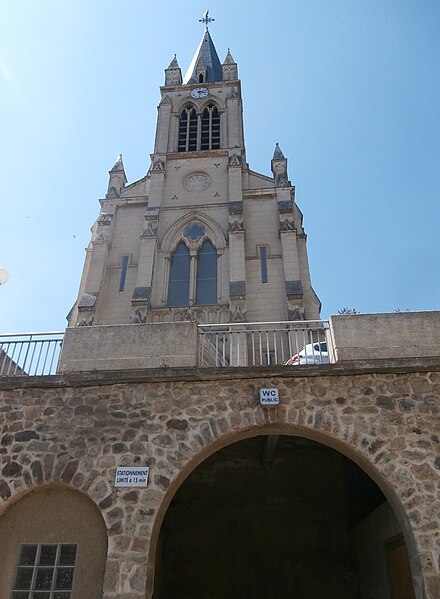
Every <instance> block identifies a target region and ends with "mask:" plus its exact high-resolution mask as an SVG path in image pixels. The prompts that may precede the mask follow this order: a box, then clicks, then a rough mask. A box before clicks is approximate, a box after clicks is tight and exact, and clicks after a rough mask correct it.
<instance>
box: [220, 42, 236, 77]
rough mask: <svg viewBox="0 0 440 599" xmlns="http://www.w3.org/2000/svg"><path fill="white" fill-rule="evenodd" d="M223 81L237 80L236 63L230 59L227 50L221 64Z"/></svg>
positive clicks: (229, 53) (230, 56)
mask: <svg viewBox="0 0 440 599" xmlns="http://www.w3.org/2000/svg"><path fill="white" fill-rule="evenodd" d="M222 75H223V81H236V80H237V79H238V68H237V63H236V62H235V60H234V59H233V58H232V54H231V51H230V50H229V48H228V53H227V54H226V58H225V60H224V62H223V64H222Z"/></svg>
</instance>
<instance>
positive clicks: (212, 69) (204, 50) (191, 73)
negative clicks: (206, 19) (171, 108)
mask: <svg viewBox="0 0 440 599" xmlns="http://www.w3.org/2000/svg"><path fill="white" fill-rule="evenodd" d="M202 71H203V72H202ZM215 81H222V65H221V64H220V59H219V57H218V55H217V51H216V49H215V46H214V42H213V41H212V38H211V35H210V33H209V31H208V28H206V29H205V31H204V32H203V36H202V39H201V41H200V44H199V45H198V47H197V50H196V52H195V54H194V56H193V59H192V61H191V64H190V65H189V68H188V71H187V73H186V75H185V77H184V78H183V83H184V84H188V83H190V84H191V83H213V82H215Z"/></svg>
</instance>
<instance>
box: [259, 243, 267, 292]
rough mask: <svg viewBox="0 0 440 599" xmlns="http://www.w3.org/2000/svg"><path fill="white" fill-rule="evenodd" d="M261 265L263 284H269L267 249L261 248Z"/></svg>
mask: <svg viewBox="0 0 440 599" xmlns="http://www.w3.org/2000/svg"><path fill="white" fill-rule="evenodd" d="M260 265H261V282H262V283H267V282H268V276H267V247H265V246H264V245H262V246H260Z"/></svg>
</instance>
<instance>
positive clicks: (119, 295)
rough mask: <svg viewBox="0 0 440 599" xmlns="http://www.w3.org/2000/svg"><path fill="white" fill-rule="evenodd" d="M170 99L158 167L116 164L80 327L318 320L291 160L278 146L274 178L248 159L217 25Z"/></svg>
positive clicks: (165, 103) (232, 73) (166, 98)
mask: <svg viewBox="0 0 440 599" xmlns="http://www.w3.org/2000/svg"><path fill="white" fill-rule="evenodd" d="M160 93H161V100H160V104H159V106H158V119H157V130H156V139H155V144H154V153H153V154H152V155H151V166H150V169H149V171H148V173H147V175H146V176H145V177H144V178H143V179H141V180H140V181H136V182H135V183H132V184H130V185H128V184H127V178H126V175H125V171H124V166H123V162H122V157H121V156H120V157H119V159H118V160H117V161H116V163H115V165H114V166H113V168H112V169H111V171H110V179H109V186H108V192H107V195H106V197H105V199H103V200H101V212H100V214H99V217H98V219H97V221H96V223H95V225H94V227H93V229H92V240H91V242H90V244H89V247H88V250H87V257H86V264H85V268H84V275H83V280H82V282H81V288H80V293H79V297H78V301H77V302H76V304H75V306H74V308H73V310H72V312H71V314H70V316H69V326H77V325H88V324H94V325H98V324H127V323H129V322H131V323H145V322H149V323H155V322H170V321H171V322H173V321H179V320H185V319H195V320H197V322H200V323H203V322H206V323H220V322H223V323H224V322H244V321H248V322H250V321H259V322H261V321H284V320H301V319H305V320H315V319H319V311H320V302H319V300H318V298H317V296H316V294H315V293H314V291H313V289H312V287H311V283H310V273H309V266H308V260H307V251H306V235H305V232H304V229H303V226H302V214H301V212H300V210H299V208H298V206H297V205H296V203H295V188H294V186H292V184H291V182H290V181H289V179H288V174H287V160H286V158H285V157H284V155H283V153H282V151H281V149H280V148H279V146H278V144H277V145H276V147H275V151H274V154H273V158H272V161H271V169H272V173H273V176H272V177H267V176H265V175H261V174H259V173H256V172H254V171H252V170H251V169H250V168H249V165H248V164H247V162H246V149H245V143H244V129H243V106H242V97H241V83H240V80H239V79H238V67H237V64H236V63H235V61H234V59H233V57H232V55H231V53H230V51H229V50H228V52H227V55H226V58H225V60H224V62H223V64H221V63H220V60H219V58H218V55H217V52H216V49H215V47H214V44H213V41H212V39H211V35H210V33H209V31H208V29H207V28H206V30H205V32H204V34H203V37H202V40H201V42H200V44H199V47H198V48H197V50H196V53H195V55H194V58H193V60H192V62H191V65H190V67H189V69H188V72H187V74H186V76H185V77H182V73H181V70H180V68H179V65H178V63H177V60H176V58H174V59H173V60H172V62H171V64H170V65H169V67H168V68H167V69H166V70H165V85H164V86H163V87H161V88H160Z"/></svg>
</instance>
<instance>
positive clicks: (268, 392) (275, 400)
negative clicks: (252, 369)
mask: <svg viewBox="0 0 440 599" xmlns="http://www.w3.org/2000/svg"><path fill="white" fill-rule="evenodd" d="M279 403H280V396H279V394H278V389H274V388H271V389H260V404H261V405H262V406H277V405H278V404H279Z"/></svg>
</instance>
